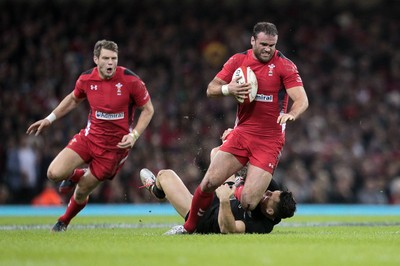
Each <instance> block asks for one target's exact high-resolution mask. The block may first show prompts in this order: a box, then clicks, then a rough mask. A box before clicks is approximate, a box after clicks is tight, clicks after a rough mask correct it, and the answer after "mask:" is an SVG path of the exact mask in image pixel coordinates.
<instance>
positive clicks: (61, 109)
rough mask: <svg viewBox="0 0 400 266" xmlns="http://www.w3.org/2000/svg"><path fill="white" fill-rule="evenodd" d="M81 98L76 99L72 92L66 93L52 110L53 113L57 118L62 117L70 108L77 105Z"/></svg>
mask: <svg viewBox="0 0 400 266" xmlns="http://www.w3.org/2000/svg"><path fill="white" fill-rule="evenodd" d="M81 101H82V100H78V99H76V98H75V97H74V96H73V95H72V93H70V94H69V95H67V96H66V97H65V98H64V99H63V100H62V101H61V102H60V104H59V105H58V106H57V107H56V108H55V109H54V110H53V113H54V114H55V116H56V117H57V119H59V118H61V117H63V116H64V115H66V114H68V113H69V112H70V111H71V110H73V109H75V108H76V107H77V105H78V104H79V103H80V102H81Z"/></svg>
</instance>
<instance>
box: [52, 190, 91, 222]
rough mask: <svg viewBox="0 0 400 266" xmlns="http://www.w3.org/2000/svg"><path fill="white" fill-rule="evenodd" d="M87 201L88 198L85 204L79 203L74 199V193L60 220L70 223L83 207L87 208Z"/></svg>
mask: <svg viewBox="0 0 400 266" xmlns="http://www.w3.org/2000/svg"><path fill="white" fill-rule="evenodd" d="M87 202H88V199H86V201H85V202H84V203H83V204H78V203H77V202H76V201H75V199H74V195H72V197H71V199H70V200H69V204H68V206H67V210H66V211H65V213H64V215H63V216H61V217H60V218H58V221H61V222H63V223H65V224H69V222H70V221H71V220H72V218H74V217H75V216H76V215H77V214H78V213H79V212H80V211H81V210H82V209H83V208H85V206H86V203H87Z"/></svg>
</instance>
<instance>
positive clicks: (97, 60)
mask: <svg viewBox="0 0 400 266" xmlns="http://www.w3.org/2000/svg"><path fill="white" fill-rule="evenodd" d="M93 61H94V63H95V64H96V65H97V63H98V62H99V58H98V57H97V56H93Z"/></svg>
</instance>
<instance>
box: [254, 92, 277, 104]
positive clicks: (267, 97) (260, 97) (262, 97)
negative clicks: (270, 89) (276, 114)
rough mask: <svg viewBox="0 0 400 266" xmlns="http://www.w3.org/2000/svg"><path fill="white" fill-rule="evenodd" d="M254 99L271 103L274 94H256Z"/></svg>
mask: <svg viewBox="0 0 400 266" xmlns="http://www.w3.org/2000/svg"><path fill="white" fill-rule="evenodd" d="M256 101H258V102H267V103H272V102H273V101H274V96H273V95H264V94H257V96H256Z"/></svg>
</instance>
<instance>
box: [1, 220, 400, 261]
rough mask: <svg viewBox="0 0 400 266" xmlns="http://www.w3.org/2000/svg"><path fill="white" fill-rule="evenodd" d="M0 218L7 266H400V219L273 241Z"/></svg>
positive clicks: (159, 224)
mask: <svg viewBox="0 0 400 266" xmlns="http://www.w3.org/2000/svg"><path fill="white" fill-rule="evenodd" d="M54 222H55V218H54V217H0V247H1V249H0V265H3V266H6V265H95V266H101V265H115V266H116V265H193V266H195V265H201V266H205V265H251V266H256V265H274V266H276V265H302V266H303V265H324V266H325V265H328V266H329V265H352V266H353V265H363V266H365V265H400V253H399V250H400V249H399V247H400V227H399V224H400V217H399V216H356V217H350V216H319V217H318V216H300V215H298V216H295V217H293V218H291V219H288V220H285V221H284V222H283V223H282V224H281V225H279V226H277V227H275V229H274V231H273V232H272V233H271V234H269V235H181V236H163V235H162V233H164V232H165V231H166V230H168V229H169V228H170V226H171V225H173V224H178V223H181V222H182V220H181V219H180V218H179V217H177V216H143V217H139V216H122V217H121V216H119V217H109V216H104V217H101V216H82V217H79V216H78V217H76V218H75V219H74V220H73V221H72V223H71V224H70V226H69V229H68V231H67V232H64V233H58V234H54V233H50V232H49V229H50V228H51V226H52V225H53V223H54Z"/></svg>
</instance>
